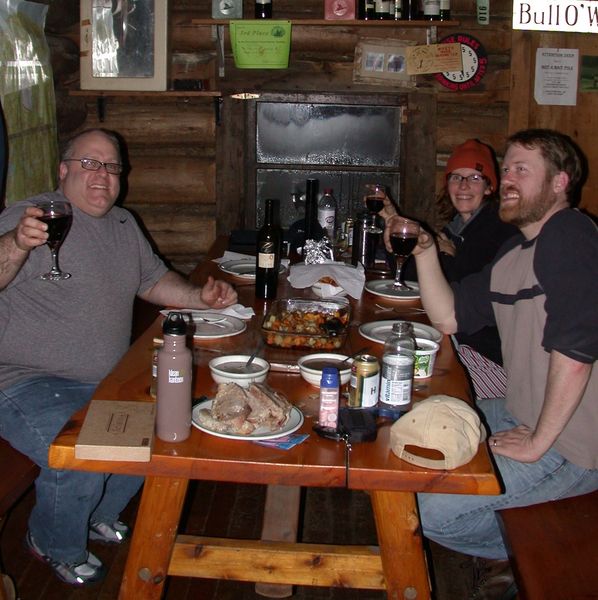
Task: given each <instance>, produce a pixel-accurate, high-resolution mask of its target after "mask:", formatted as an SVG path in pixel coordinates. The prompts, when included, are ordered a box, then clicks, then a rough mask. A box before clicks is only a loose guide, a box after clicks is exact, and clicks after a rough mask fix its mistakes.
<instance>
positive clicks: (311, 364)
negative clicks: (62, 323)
mask: <svg viewBox="0 0 598 600" xmlns="http://www.w3.org/2000/svg"><path fill="white" fill-rule="evenodd" d="M345 358H347V356H346V355H345V354H334V353H333V352H318V353H315V354H306V355H305V356H302V357H301V358H300V359H299V360H298V361H297V364H298V365H299V372H300V373H301V377H303V379H305V381H307V382H308V383H311V384H312V385H315V386H316V387H320V381H321V379H322V369H323V368H324V367H337V365H338V364H339V363H340V362H342V361H343V360H345ZM352 362H353V359H352V358H350V359H349V360H348V361H347V362H346V363H345V365H344V366H343V368H342V369H341V371H340V373H339V375H340V383H341V385H342V384H345V383H348V381H349V379H350V378H351V363H352Z"/></svg>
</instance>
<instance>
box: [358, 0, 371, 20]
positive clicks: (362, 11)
mask: <svg viewBox="0 0 598 600" xmlns="http://www.w3.org/2000/svg"><path fill="white" fill-rule="evenodd" d="M359 18H360V19H362V20H364V21H369V20H370V19H373V18H374V0H360V1H359Z"/></svg>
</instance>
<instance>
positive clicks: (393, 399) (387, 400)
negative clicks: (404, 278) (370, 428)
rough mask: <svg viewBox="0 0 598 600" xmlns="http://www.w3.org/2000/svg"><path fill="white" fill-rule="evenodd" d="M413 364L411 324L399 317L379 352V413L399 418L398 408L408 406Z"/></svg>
mask: <svg viewBox="0 0 598 600" xmlns="http://www.w3.org/2000/svg"><path fill="white" fill-rule="evenodd" d="M414 364H415V336H414V335H413V325H412V324H411V323H409V322H408V321H398V322H396V323H395V324H394V325H393V327H392V333H391V334H390V336H389V337H388V339H387V340H386V342H385V344H384V354H383V355H382V376H381V380H380V399H379V402H378V411H379V413H380V414H381V415H383V416H390V417H396V418H398V417H399V415H400V413H401V412H405V411H406V410H408V409H409V408H410V405H411V390H412V386H413V369H414Z"/></svg>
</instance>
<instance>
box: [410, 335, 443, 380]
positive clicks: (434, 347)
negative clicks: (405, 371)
mask: <svg viewBox="0 0 598 600" xmlns="http://www.w3.org/2000/svg"><path fill="white" fill-rule="evenodd" d="M415 343H416V345H417V350H416V351H415V370H414V373H413V376H414V377H415V379H425V378H426V377H431V376H432V372H433V371H434V363H435V362H436V353H437V352H438V348H440V345H439V344H437V343H436V342H433V341H432V340H425V339H422V338H417V339H416V340H415Z"/></svg>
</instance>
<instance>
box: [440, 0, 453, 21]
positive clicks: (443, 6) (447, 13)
mask: <svg viewBox="0 0 598 600" xmlns="http://www.w3.org/2000/svg"><path fill="white" fill-rule="evenodd" d="M440 20H441V21H450V20H451V0H440Z"/></svg>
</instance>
